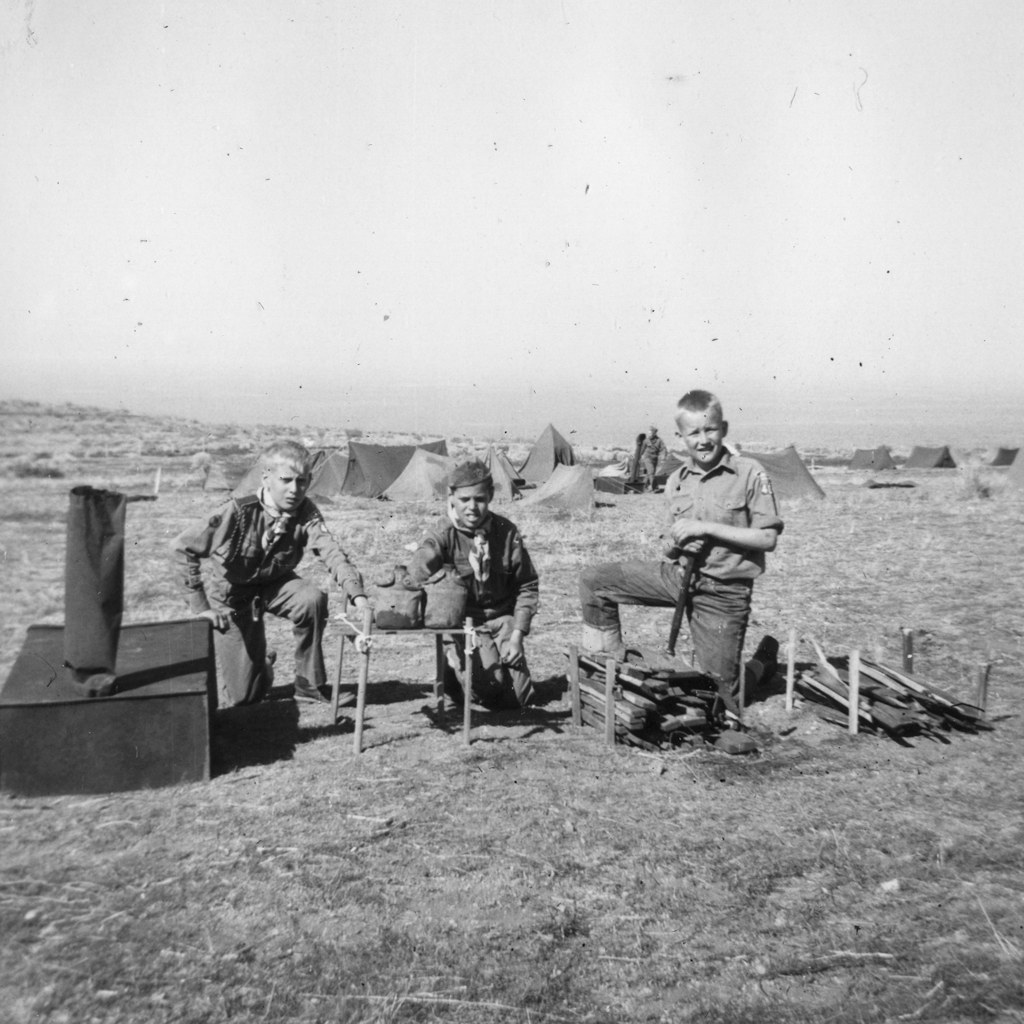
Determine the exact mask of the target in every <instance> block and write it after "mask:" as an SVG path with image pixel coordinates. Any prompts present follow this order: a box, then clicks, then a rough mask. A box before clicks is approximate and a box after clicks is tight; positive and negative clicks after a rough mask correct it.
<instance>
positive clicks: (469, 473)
mask: <svg viewBox="0 0 1024 1024" xmlns="http://www.w3.org/2000/svg"><path fill="white" fill-rule="evenodd" d="M493 482H494V481H493V480H492V479H491V471H490V470H489V469H488V468H487V463H486V462H481V461H480V459H468V460H467V461H466V462H460V463H459V464H458V465H457V466H455V467H454V469H452V471H451V472H450V473H449V474H448V490H449V491H454V490H455V489H456V488H459V487H473V486H474V485H475V484H483V483H487V484H493Z"/></svg>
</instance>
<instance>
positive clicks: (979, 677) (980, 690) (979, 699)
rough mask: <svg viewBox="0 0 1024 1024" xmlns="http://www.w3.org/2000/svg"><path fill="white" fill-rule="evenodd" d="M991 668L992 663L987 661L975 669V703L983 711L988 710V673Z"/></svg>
mask: <svg viewBox="0 0 1024 1024" xmlns="http://www.w3.org/2000/svg"><path fill="white" fill-rule="evenodd" d="M991 668H992V665H991V664H990V663H989V662H987V661H986V662H983V663H982V664H980V665H978V666H977V667H976V668H975V669H974V686H975V697H974V703H975V705H976V706H977V707H979V708H981V710H982V711H987V710H988V674H989V671H990V670H991Z"/></svg>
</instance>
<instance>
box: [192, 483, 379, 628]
mask: <svg viewBox="0 0 1024 1024" xmlns="http://www.w3.org/2000/svg"><path fill="white" fill-rule="evenodd" d="M277 518H278V516H276V515H272V514H271V513H270V512H268V510H267V509H266V508H265V507H264V506H263V504H262V503H261V502H260V499H259V496H258V495H255V494H252V495H249V496H248V497H245V498H233V499H232V500H231V501H229V502H228V503H227V504H226V505H224V506H223V507H222V508H220V509H218V510H217V512H216V513H215V514H214V515H213V516H211V517H210V519H209V520H208V521H204V522H200V523H197V524H196V525H195V526H193V527H190V528H189V529H187V530H185V531H184V533H182V534H181V535H180V536H179V537H178V538H177V539H176V540H175V541H174V551H175V555H176V556H177V559H178V563H179V565H180V567H181V568H182V570H183V572H184V579H183V582H184V584H185V588H186V590H188V601H189V608H190V610H191V611H192V613H193V614H194V615H198V614H200V613H201V612H204V611H208V610H209V608H210V602H209V599H208V597H207V593H206V587H205V586H204V584H203V577H202V572H201V569H200V563H201V561H202V559H204V558H209V559H210V562H211V565H212V573H211V576H212V577H213V579H211V581H210V592H211V594H212V596H213V597H214V599H215V600H217V601H220V602H221V603H224V604H230V603H231V593H232V591H233V590H236V589H237V588H241V587H250V588H258V587H260V586H263V585H265V584H267V583H272V582H274V581H276V580H279V579H280V578H281V577H283V576H287V575H289V574H290V573H291V572H292V571H293V570H294V569H295V567H296V566H297V565H298V564H299V562H301V561H302V556H303V554H304V553H305V550H306V548H307V546H308V547H309V549H310V550H311V551H312V552H313V553H314V554H315V555H316V556H317V557H318V558H320V559H321V560H322V561H323V563H324V564H325V565H326V566H327V568H328V570H329V571H330V573H331V575H332V576H333V577H334V579H335V580H337V582H338V585H339V586H340V587H341V588H342V590H343V591H344V592H345V594H346V596H347V597H348V598H349V599H350V600H351V599H352V598H356V597H361V596H362V594H363V581H362V579H361V578H360V576H359V573H358V571H357V570H356V568H355V566H354V565H353V564H352V563H351V562H350V561H349V557H348V555H347V554H345V552H344V551H343V550H342V548H341V545H339V544H338V542H337V541H336V540H335V539H334V537H333V536H332V535H331V533H330V531H329V530H328V529H327V524H326V523H325V522H324V518H323V516H322V515H321V514H320V509H318V508H317V507H316V505H314V504H313V502H312V501H310V500H309V499H308V498H307V499H305V500H304V501H303V502H302V504H301V505H299V507H298V508H297V509H296V510H295V512H293V513H291V514H290V515H289V516H288V517H287V518H286V520H285V523H284V525H283V527H281V528H280V529H279V530H278V531H277V532H276V535H275V531H273V530H272V529H271V527H272V524H273V523H274V521H275V520H276V519H277Z"/></svg>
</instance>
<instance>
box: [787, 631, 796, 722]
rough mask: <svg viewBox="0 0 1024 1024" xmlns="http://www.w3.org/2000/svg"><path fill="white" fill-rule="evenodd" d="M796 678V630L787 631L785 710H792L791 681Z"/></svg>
mask: <svg viewBox="0 0 1024 1024" xmlns="http://www.w3.org/2000/svg"><path fill="white" fill-rule="evenodd" d="M795 680H796V630H795V629H791V630H790V631H789V650H788V651H787V653H786V710H787V711H792V710H793V683H794V681H795Z"/></svg>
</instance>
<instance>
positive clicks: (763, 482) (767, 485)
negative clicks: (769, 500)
mask: <svg viewBox="0 0 1024 1024" xmlns="http://www.w3.org/2000/svg"><path fill="white" fill-rule="evenodd" d="M757 482H758V485H759V487H760V489H761V493H762V494H771V495H772V496H773V497H774V496H775V492H774V491H773V490H772V482H771V480H770V479H769V477H768V474H767V473H764V472H761V473H758V474H757Z"/></svg>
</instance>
